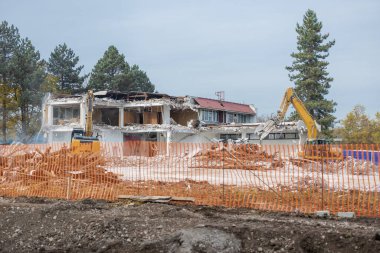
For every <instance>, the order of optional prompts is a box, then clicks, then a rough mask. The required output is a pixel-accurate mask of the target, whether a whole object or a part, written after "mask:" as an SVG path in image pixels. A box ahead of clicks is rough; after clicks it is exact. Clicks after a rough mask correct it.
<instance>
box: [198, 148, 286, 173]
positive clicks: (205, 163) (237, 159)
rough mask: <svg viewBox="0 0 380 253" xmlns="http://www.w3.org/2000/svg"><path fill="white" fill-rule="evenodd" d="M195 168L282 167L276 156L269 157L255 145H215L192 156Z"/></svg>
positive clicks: (282, 164) (249, 168) (253, 168)
mask: <svg viewBox="0 0 380 253" xmlns="http://www.w3.org/2000/svg"><path fill="white" fill-rule="evenodd" d="M194 157H195V158H196V165H194V166H192V167H197V168H214V169H221V168H222V169H247V170H255V169H271V168H277V167H283V166H284V163H283V161H282V159H281V157H280V156H279V155H278V154H277V155H276V154H275V155H270V154H268V153H267V152H265V151H264V150H262V149H261V148H260V146H259V145H257V144H241V145H238V144H223V145H222V144H215V145H212V146H211V147H210V148H209V149H207V150H201V151H199V152H198V153H197V154H195V155H194Z"/></svg>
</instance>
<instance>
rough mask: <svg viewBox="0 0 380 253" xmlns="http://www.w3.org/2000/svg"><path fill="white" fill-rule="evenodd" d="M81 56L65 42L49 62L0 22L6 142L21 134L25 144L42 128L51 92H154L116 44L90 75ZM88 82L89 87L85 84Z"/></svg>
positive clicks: (1, 119) (1, 117) (1, 122)
mask: <svg viewBox="0 0 380 253" xmlns="http://www.w3.org/2000/svg"><path fill="white" fill-rule="evenodd" d="M83 67H84V66H83V65H79V57H78V56H77V55H76V54H75V53H74V51H73V50H72V49H71V48H69V47H68V46H67V45H66V44H65V43H64V44H62V45H58V46H57V47H56V48H55V49H54V50H53V52H51V54H50V58H49V59H48V60H44V59H42V58H41V56H40V53H39V51H38V50H37V49H36V48H35V47H34V46H33V43H32V42H31V40H30V39H28V38H27V37H22V36H21V35H20V33H19V30H18V28H17V27H15V26H14V25H11V24H8V22H6V21H3V22H1V24H0V127H1V133H0V134H1V142H2V143H8V142H9V141H10V140H14V139H15V136H17V137H18V138H17V139H18V140H21V141H23V142H28V141H30V138H31V137H33V135H34V134H35V133H36V132H37V131H38V130H39V129H40V124H41V122H40V115H41V111H42V108H41V105H42V100H43V96H44V94H45V93H46V92H55V93H65V94H73V93H80V92H84V91H85V90H87V89H93V90H95V91H96V90H118V91H123V92H128V91H146V92H153V91H154V89H155V87H154V85H153V84H152V83H151V81H150V80H149V78H148V76H147V74H146V73H145V72H144V71H142V70H141V69H140V68H139V66H138V65H132V66H130V65H129V64H128V62H127V61H126V59H125V56H124V55H123V54H121V53H120V52H119V51H118V50H117V48H116V47H115V46H110V47H109V48H108V49H107V50H106V52H105V53H104V55H103V57H102V58H101V59H99V61H98V62H97V63H96V65H95V66H94V68H93V70H92V72H91V74H89V75H84V74H82V70H83ZM85 80H88V86H87V87H85V85H84V83H85Z"/></svg>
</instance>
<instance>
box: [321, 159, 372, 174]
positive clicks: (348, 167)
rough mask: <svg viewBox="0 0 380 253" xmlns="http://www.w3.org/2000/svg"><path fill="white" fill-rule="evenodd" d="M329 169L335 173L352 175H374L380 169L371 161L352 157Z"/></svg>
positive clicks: (334, 164) (331, 165)
mask: <svg viewBox="0 0 380 253" xmlns="http://www.w3.org/2000/svg"><path fill="white" fill-rule="evenodd" d="M328 169H329V170H330V172H333V173H347V174H350V175H373V174H374V173H376V172H378V168H377V166H376V165H375V164H374V163H371V162H370V161H365V160H364V161H363V160H358V159H355V158H353V157H351V156H348V157H346V159H345V160H343V161H340V162H334V163H331V164H329V166H328Z"/></svg>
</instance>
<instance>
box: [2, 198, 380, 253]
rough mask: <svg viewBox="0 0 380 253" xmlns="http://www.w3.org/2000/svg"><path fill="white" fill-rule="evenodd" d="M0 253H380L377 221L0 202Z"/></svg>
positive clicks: (56, 202) (210, 209) (153, 205)
mask: <svg viewBox="0 0 380 253" xmlns="http://www.w3.org/2000/svg"><path fill="white" fill-rule="evenodd" d="M0 252H218V253H223V252H334V253H337V252H380V221H379V220H378V219H364V218H361V219H354V220H345V219H337V218H315V217H312V216H308V215H302V214H298V213H291V214H284V213H268V212H262V211H255V210H248V209H226V208H214V207H202V206H184V205H168V204H156V203H147V204H141V203H130V202H117V203H110V202H105V201H94V200H82V201H77V202H69V201H63V200H49V199H40V198H16V199H8V198H0Z"/></svg>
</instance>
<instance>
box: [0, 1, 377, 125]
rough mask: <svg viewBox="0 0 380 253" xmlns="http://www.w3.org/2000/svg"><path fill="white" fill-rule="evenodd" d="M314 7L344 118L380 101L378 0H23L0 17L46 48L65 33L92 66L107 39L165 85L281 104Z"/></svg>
mask: <svg viewBox="0 0 380 253" xmlns="http://www.w3.org/2000/svg"><path fill="white" fill-rule="evenodd" d="M308 8H310V9H312V10H314V11H316V13H317V16H318V18H319V20H320V21H322V22H323V32H325V33H330V38H331V39H335V40H336V45H335V46H334V47H333V48H332V49H331V51H330V57H329V58H328V61H329V62H330V65H329V67H328V71H329V72H330V75H331V77H333V78H334V79H335V80H334V82H333V83H332V88H331V91H330V94H329V98H330V99H333V100H335V101H336V102H337V103H338V106H337V112H336V116H337V117H338V119H341V118H343V117H344V116H345V115H346V114H347V113H348V112H349V111H351V110H352V108H353V107H354V105H355V104H363V105H364V106H365V107H366V109H367V112H368V113H369V114H370V116H371V117H373V116H374V114H375V112H376V111H380V75H379V74H380V63H379V62H380V28H379V27H380V14H379V13H380V1H377V0H366V1H363V0H362V1H354V0H351V1H350V0H345V1H343V0H342V1H332V0H326V1H306V0H292V1H281V0H278V1H253V0H250V1H242V0H240V1H221V0H215V1H202V0H199V1H178V0H171V1H162V0H151V1H141V0H139V1H137V0H136V1H128V0H124V1H123V0H120V1H111V0H110V1H94V0H92V1H90V0H88V1H83V0H82V1H77V0H64V1H63V0H62V1H47V0H46V1H42V0H33V1H27V0H24V1H17V0H0V19H1V20H6V21H8V22H9V23H11V24H14V25H15V26H17V27H18V28H19V30H20V33H21V35H22V36H26V37H29V38H30V39H31V40H32V42H33V44H34V45H35V47H36V48H37V49H38V50H39V51H40V53H41V56H42V57H43V58H45V59H48V58H49V55H50V52H51V51H52V50H53V49H54V48H55V47H56V46H57V45H58V44H60V43H64V42H66V44H67V45H68V46H69V47H71V48H72V49H73V50H74V51H75V53H76V54H77V55H78V56H79V57H80V64H82V65H84V66H85V67H84V70H85V72H86V73H89V72H91V70H92V68H93V66H94V64H95V63H96V62H97V60H98V59H99V58H100V57H101V56H102V55H103V53H104V51H105V50H106V49H107V48H108V46H110V45H115V46H116V47H117V48H118V49H119V51H120V52H121V53H123V54H124V55H125V56H126V59H127V61H128V63H130V64H138V65H139V66H140V67H141V68H142V69H143V70H144V71H146V72H147V74H148V76H149V77H150V79H151V81H152V82H153V83H154V84H155V85H156V89H157V90H158V91H159V92H163V93H168V94H170V95H193V96H202V97H210V98H216V96H215V92H216V91H225V97H226V100H231V101H235V102H244V103H250V104H254V105H255V106H256V107H257V108H258V113H259V114H270V113H275V112H276V111H277V109H278V107H279V104H280V102H281V99H282V96H283V93H284V92H285V89H286V88H287V87H289V86H292V85H293V84H292V83H291V82H290V81H289V78H288V73H287V71H286V70H285V66H287V65H290V64H291V62H292V59H291V57H290V53H291V52H292V51H294V50H295V48H296V32H295V26H296V23H297V22H299V23H301V22H302V17H303V14H304V13H305V12H306V10H307V9H308Z"/></svg>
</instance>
